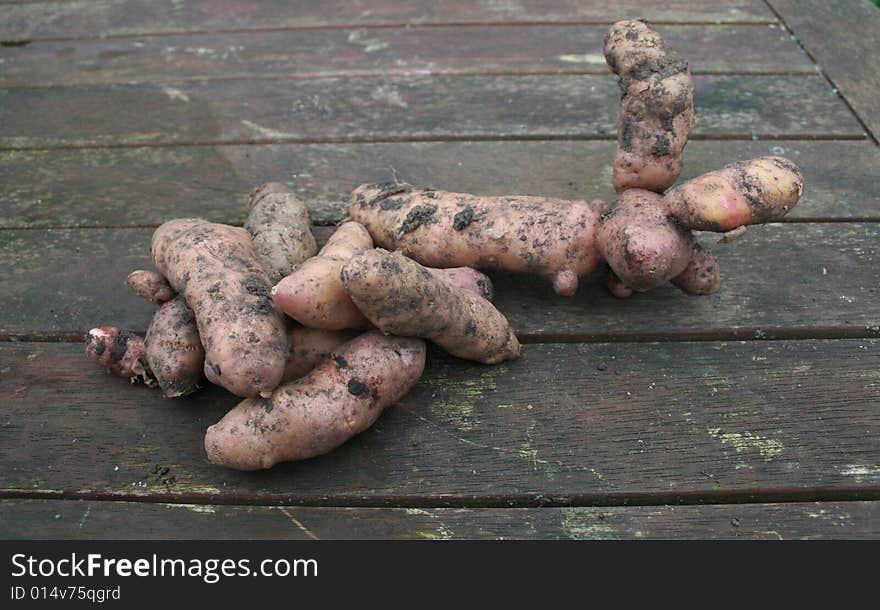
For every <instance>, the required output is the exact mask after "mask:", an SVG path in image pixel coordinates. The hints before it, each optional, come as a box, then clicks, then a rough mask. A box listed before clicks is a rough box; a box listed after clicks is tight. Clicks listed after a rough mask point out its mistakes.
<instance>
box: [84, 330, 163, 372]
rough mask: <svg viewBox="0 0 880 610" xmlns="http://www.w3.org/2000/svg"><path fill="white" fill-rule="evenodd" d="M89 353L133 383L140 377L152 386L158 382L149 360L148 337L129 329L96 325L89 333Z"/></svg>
mask: <svg viewBox="0 0 880 610" xmlns="http://www.w3.org/2000/svg"><path fill="white" fill-rule="evenodd" d="M86 357H88V359H89V360H91V361H92V362H95V363H97V364H99V365H101V366H103V367H104V368H105V369H107V370H108V371H110V372H111V373H113V374H115V375H119V376H120V377H125V378H126V379H130V380H131V382H132V383H135V382H136V381H139V380H140V381H143V382H144V383H145V384H146V385H148V386H150V385H153V384H155V382H156V380H155V378H154V377H153V372H152V371H151V370H150V366H149V364H147V358H146V349H145V348H144V340H143V339H141V338H140V337H139V336H138V335H136V334H134V333H133V332H131V331H129V330H120V329H119V328H117V327H116V326H101V327H98V328H93V329H92V330H90V331H89V332H88V334H87V335H86Z"/></svg>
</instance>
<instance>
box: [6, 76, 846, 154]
mask: <svg viewBox="0 0 880 610" xmlns="http://www.w3.org/2000/svg"><path fill="white" fill-rule="evenodd" d="M691 74H692V75H694V76H790V77H796V76H801V77H805V78H821V76H822V75H821V74H819V73H817V72H815V71H813V72H805V71H803V70H765V71H762V72H750V71H748V70H691ZM607 75H608V70H602V69H599V68H596V69H580V70H579V69H574V68H566V69H560V70H486V71H482V70H455V69H440V70H430V69H428V70H423V69H418V68H416V69H409V70H394V69H389V70H382V69H377V70H349V71H346V72H314V73H311V74H294V73H289V72H270V73H267V74H253V75H248V76H246V77H243V76H240V75H230V76H190V77H185V78H173V77H169V78H167V79H166V78H163V79H162V80H161V81H137V80H136V81H124V80H123V81H116V80H113V81H108V82H107V83H94V82H89V83H70V84H66V83H48V84H45V85H43V84H35V85H30V84H28V85H7V86H0V91H15V90H18V89H28V90H30V89H86V88H89V87H94V86H95V85H97V84H111V85H120V86H138V85H173V84H181V83H194V84H199V83H211V82H220V81H234V80H242V79H243V78H246V79H247V80H255V81H261V80H296V81H307V80H327V79H346V78H372V77H381V78H408V77H423V76H437V77H448V76H484V77H493V76H607ZM826 80H827V79H826ZM832 86H833V84H832ZM691 138H693V136H691Z"/></svg>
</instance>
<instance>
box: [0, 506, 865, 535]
mask: <svg viewBox="0 0 880 610" xmlns="http://www.w3.org/2000/svg"><path fill="white" fill-rule="evenodd" d="M0 513H2V514H3V515H4V516H8V517H9V527H10V529H14V530H15V531H17V532H19V533H20V535H21V536H22V537H25V538H31V539H36V540H40V539H43V540H45V539H58V538H63V539H65V540H95V539H120V538H122V539H135V540H137V539H142V538H149V539H153V540H177V539H228V538H227V535H228V534H227V532H235V534H234V536H235V537H236V538H239V539H249V540H277V539H284V540H340V539H342V540H350V539H353V538H357V539H374V540H388V539H394V540H455V539H504V540H523V539H552V540H557V539H559V540H619V539H626V538H633V537H635V538H638V539H644V540H651V539H670V538H678V539H729V540H791V539H799V540H811V539H817V538H837V539H865V538H870V539H877V538H880V527H878V526H880V502H805V503H801V502H794V503H785V504H737V505H711V506H638V507H624V506H607V507H570V508H550V507H545V508H507V509H495V508H323V507H302V506H297V507H292V506H289V507H282V506H225V505H216V504H172V503H157V504H146V503H132V502H94V501H88V500H72V501H71V500H66V501H65V500H2V501H0ZM221 522H222V523H223V524H224V530H222V531H218V528H217V524H218V523H221Z"/></svg>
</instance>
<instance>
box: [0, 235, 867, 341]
mask: <svg viewBox="0 0 880 610" xmlns="http://www.w3.org/2000/svg"><path fill="white" fill-rule="evenodd" d="M331 230H332V229H331V228H329V227H327V228H323V229H322V230H321V231H320V232H319V237H320V238H321V239H324V238H326V236H327V235H328V234H329V233H330V232H331ZM749 231H750V232H749V233H748V234H747V235H746V237H745V238H743V239H741V240H739V241H737V242H735V243H733V244H731V245H729V246H723V245H718V246H715V247H714V248H713V249H714V251H715V252H716V253H717V255H718V258H719V260H720V265H721V274H722V287H721V290H720V292H718V293H716V294H714V295H711V296H706V297H688V296H686V295H684V294H683V293H681V292H679V291H678V290H677V289H675V288H674V287H672V286H671V285H669V286H666V287H661V288H659V289H657V290H654V291H651V292H649V293H645V294H640V295H636V296H634V297H633V298H631V299H626V300H618V299H615V298H614V297H612V296H611V295H610V294H609V293H608V291H607V290H606V289H605V288H604V286H602V285H601V282H599V281H597V278H598V276H597V278H587V279H585V280H584V284H583V285H582V286H581V288H580V290H579V291H578V294H577V295H576V296H575V297H573V298H562V297H556V296H554V295H553V294H552V292H551V290H550V288H549V284H548V283H545V282H542V281H534V280H532V279H531V278H526V277H525V276H518V275H509V274H501V273H492V274H490V275H491V276H492V277H493V279H494V281H495V285H496V303H497V305H498V307H499V308H500V309H501V311H502V312H504V313H505V315H507V316H508V318H509V319H510V321H511V324H513V326H514V328H515V330H516V332H517V333H518V334H519V335H520V338H521V339H523V340H525V341H548V340H554V341H555V340H562V341H578V340H639V341H643V340H649V339H677V340H681V339H686V338H699V339H711V338H725V337H727V338H731V337H736V338H740V337H742V338H779V337H783V338H785V337H789V338H791V337H794V338H798V337H805V336H806V337H809V336H822V337H865V336H877V334H878V333H880V300H878V298H877V296H878V294H877V290H878V287H880V265H878V264H877V261H878V260H880V245H878V244H880V224H877V223H865V224H858V223H830V224H803V223H797V224H795V223H789V224H779V225H767V226H763V227H754V228H751V229H750V230H749ZM151 234H152V229H71V230H49V231H2V232H0V268H3V269H6V270H7V273H5V274H4V275H2V276H0V336H5V337H10V336H11V337H46V338H53V337H68V338H69V337H80V336H82V334H83V333H85V332H86V331H87V330H88V329H89V328H92V327H93V326H100V325H105V324H115V325H119V326H124V327H126V328H131V329H134V330H137V331H144V330H145V329H146V327H147V325H148V324H149V321H150V318H151V317H152V313H153V307H152V306H151V305H149V304H148V303H146V302H145V301H143V299H141V298H139V297H137V296H135V295H134V294H132V293H131V291H130V290H129V289H128V288H127V286H126V285H125V278H126V276H127V275H128V273H129V272H130V271H131V270H133V269H138V268H142V267H144V266H147V267H149V266H150V264H151V263H150V261H149V241H150V236H151ZM704 237H708V238H709V239H707V241H708V243H710V244H711V243H714V241H715V240H716V239H717V236H715V235H714V234H711V235H709V236H704Z"/></svg>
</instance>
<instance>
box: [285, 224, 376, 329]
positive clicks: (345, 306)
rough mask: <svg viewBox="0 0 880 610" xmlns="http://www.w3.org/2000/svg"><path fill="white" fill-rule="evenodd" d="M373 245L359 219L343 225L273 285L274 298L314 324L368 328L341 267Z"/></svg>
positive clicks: (303, 320) (295, 315) (292, 313)
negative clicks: (350, 295) (345, 284)
mask: <svg viewBox="0 0 880 610" xmlns="http://www.w3.org/2000/svg"><path fill="white" fill-rule="evenodd" d="M372 247H373V240H372V239H371V238H370V234H369V233H367V230H366V229H364V227H362V226H361V225H359V224H358V223H356V222H346V223H343V224H342V225H340V226H339V228H337V229H336V231H335V232H334V233H333V235H331V236H330V239H329V240H327V243H326V245H325V246H324V247H323V248H321V251H320V252H318V254H317V256H314V257H312V258H310V259H308V260H307V261H305V262H304V263H302V264H301V265H299V266H298V267H297V268H296V269H295V270H294V271H293V273H291V274H290V275H288V276H287V277H285V278H284V279H282V280H281V281H280V282H278V284H276V285H275V286H274V287H273V288H272V299H273V300H274V302H275V304H276V305H277V306H278V308H279V309H280V310H281V311H283V312H284V313H286V314H287V315H288V316H290V317H291V318H293V319H294V320H296V321H297V322H299V323H300V324H302V325H303V326H308V327H310V328H320V329H324V330H342V329H346V328H355V329H364V328H368V327H369V322H368V321H367V319H366V318H365V317H364V316H363V314H362V313H361V312H360V311H359V310H358V308H357V307H355V306H354V303H352V302H351V300H350V299H349V298H348V297H347V296H346V295H345V290H343V288H342V282H341V281H340V279H339V271H340V270H341V269H342V266H343V265H344V264H345V263H346V261H348V259H350V258H351V257H352V256H354V255H355V254H358V253H360V252H363V251H364V250H369V249H370V248H372Z"/></svg>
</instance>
